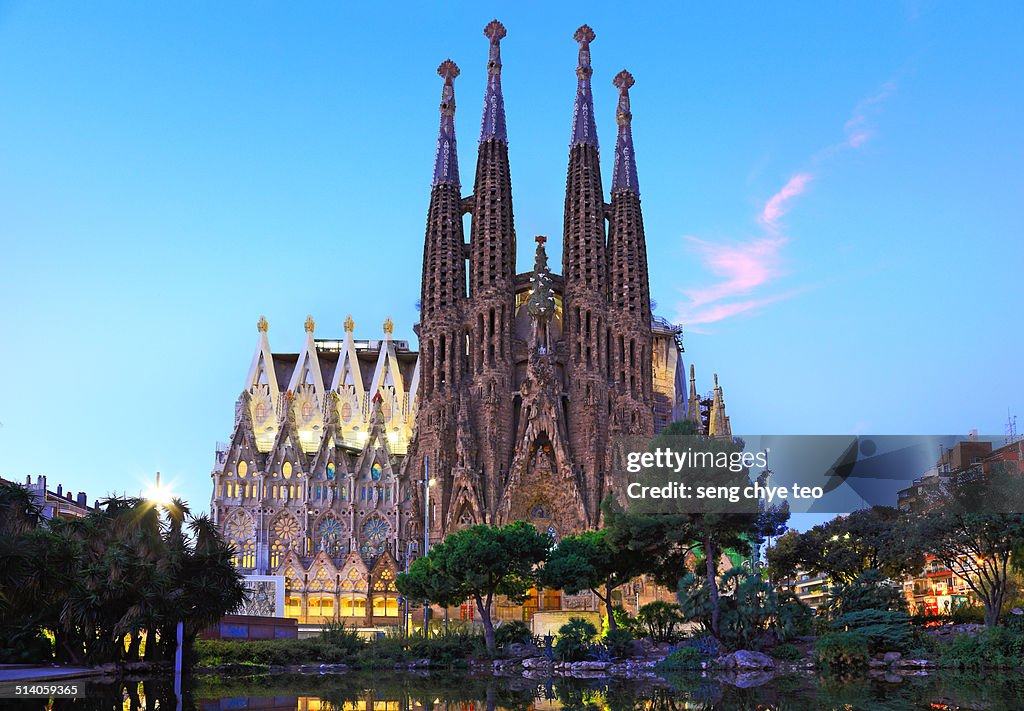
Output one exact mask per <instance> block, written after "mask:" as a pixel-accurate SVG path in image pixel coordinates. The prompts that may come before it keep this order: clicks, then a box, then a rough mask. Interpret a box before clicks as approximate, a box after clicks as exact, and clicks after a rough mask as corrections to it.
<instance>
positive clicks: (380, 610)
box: [373, 568, 398, 617]
mask: <svg viewBox="0 0 1024 711" xmlns="http://www.w3.org/2000/svg"><path fill="white" fill-rule="evenodd" d="M373 614H374V617H398V588H397V587H395V575H394V573H392V572H391V569H390V568H384V569H383V570H381V573H380V575H379V576H377V580H375V581H374V583H373Z"/></svg>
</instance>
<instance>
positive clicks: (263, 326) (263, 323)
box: [256, 316, 270, 333]
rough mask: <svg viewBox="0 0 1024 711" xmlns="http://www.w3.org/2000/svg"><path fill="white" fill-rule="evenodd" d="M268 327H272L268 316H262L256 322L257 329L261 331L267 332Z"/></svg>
mask: <svg viewBox="0 0 1024 711" xmlns="http://www.w3.org/2000/svg"><path fill="white" fill-rule="evenodd" d="M268 328H270V324H269V323H267V317H266V316H260V320H259V321H257V322H256V330H257V331H259V332H260V333H266V332H267V329H268Z"/></svg>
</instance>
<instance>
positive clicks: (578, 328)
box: [562, 25, 610, 525]
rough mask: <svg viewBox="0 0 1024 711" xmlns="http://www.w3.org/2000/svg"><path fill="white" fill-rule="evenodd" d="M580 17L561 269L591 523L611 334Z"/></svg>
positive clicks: (579, 455) (572, 410) (573, 413)
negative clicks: (563, 279)
mask: <svg viewBox="0 0 1024 711" xmlns="http://www.w3.org/2000/svg"><path fill="white" fill-rule="evenodd" d="M594 36H595V35H594V31H593V30H592V29H590V28H589V27H588V26H586V25H583V26H582V27H580V28H579V29H578V30H576V33H575V34H574V35H573V38H574V39H575V40H576V41H577V42H578V43H579V46H580V48H579V62H578V65H577V67H576V77H577V88H576V103H575V106H574V107H573V124H572V135H571V138H570V141H569V170H568V176H567V177H566V184H565V222H564V232H563V236H562V273H563V275H564V278H565V295H564V300H565V315H566V317H565V326H566V328H565V346H566V348H567V354H566V376H567V381H568V384H569V393H568V400H569V402H568V420H569V441H570V445H571V450H572V453H573V460H574V464H575V467H576V471H577V476H579V477H580V483H581V484H582V487H581V488H582V489H583V491H585V492H587V496H586V498H587V500H586V501H585V506H586V508H587V516H588V518H589V524H590V525H596V523H597V520H598V515H599V506H600V502H601V498H602V496H603V493H604V492H603V488H604V486H603V485H604V462H603V460H604V452H605V449H606V445H607V422H608V408H609V402H608V350H609V349H608V339H609V336H610V328H609V324H608V320H607V305H606V294H607V291H608V279H607V263H606V261H605V225H604V220H605V203H604V191H603V189H602V186H601V165H600V152H599V150H598V145H597V126H596V124H595V121H594V98H593V94H592V93H591V87H590V77H591V75H592V74H593V70H592V69H591V66H590V43H591V42H592V41H593V40H594Z"/></svg>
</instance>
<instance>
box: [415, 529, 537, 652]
mask: <svg viewBox="0 0 1024 711" xmlns="http://www.w3.org/2000/svg"><path fill="white" fill-rule="evenodd" d="M550 547H551V539H550V538H549V537H548V536H547V534H542V533H540V532H539V531H537V529H536V528H534V527H533V525H532V524H530V523H527V522H525V521H516V522H515V523H511V524H509V525H507V526H502V527H497V526H488V525H486V524H479V525H476V526H471V527H469V528H466V529H463V530H461V531H459V532H457V533H453V534H451V535H449V536H448V537H447V538H445V539H444V540H443V541H442V542H441V543H439V544H437V545H436V546H434V547H433V548H431V549H430V552H429V553H428V554H427V555H426V556H425V557H423V558H418V559H416V560H415V561H413V563H412V565H410V566H409V572H407V573H402V574H400V575H399V576H398V579H397V581H396V582H397V586H398V590H399V591H400V592H401V593H402V594H403V595H406V596H407V597H411V598H414V599H415V598H425V599H427V600H430V601H431V602H434V603H437V604H442V605H449V604H456V603H459V602H462V601H463V600H467V599H472V600H473V602H474V603H475V604H476V608H477V611H478V612H479V613H480V620H481V621H482V622H483V626H484V639H485V640H486V642H487V650H488V651H489V652H492V653H493V652H494V623H493V621H492V620H491V603H492V602H493V601H494V596H495V595H504V596H505V597H507V598H508V599H510V600H512V601H513V602H522V601H523V600H524V599H525V598H526V594H527V592H529V590H530V588H531V587H533V585H534V584H535V581H536V575H537V566H538V565H539V564H540V563H542V562H543V561H544V559H545V557H546V556H547V553H548V549H549V548H550Z"/></svg>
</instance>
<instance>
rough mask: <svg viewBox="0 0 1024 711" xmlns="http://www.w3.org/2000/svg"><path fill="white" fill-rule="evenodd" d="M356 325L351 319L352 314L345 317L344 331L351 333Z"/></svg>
mask: <svg viewBox="0 0 1024 711" xmlns="http://www.w3.org/2000/svg"><path fill="white" fill-rule="evenodd" d="M355 327H356V322H355V321H353V320H352V314H349V315H348V316H346V317H345V333H352V331H353V330H354V329H355Z"/></svg>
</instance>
